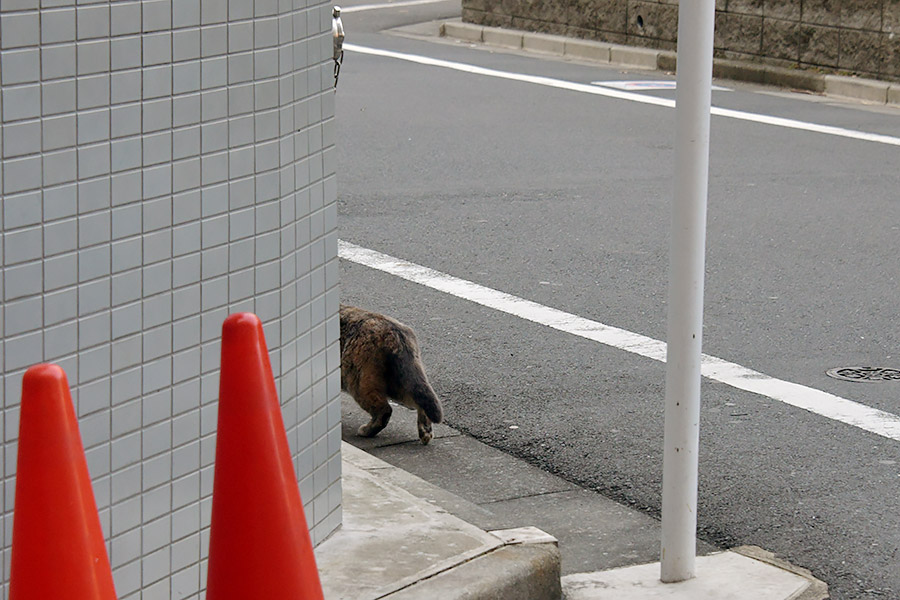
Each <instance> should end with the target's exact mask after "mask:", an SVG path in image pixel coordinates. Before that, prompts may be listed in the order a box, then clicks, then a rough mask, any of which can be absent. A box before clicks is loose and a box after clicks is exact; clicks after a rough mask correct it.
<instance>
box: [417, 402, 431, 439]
mask: <svg viewBox="0 0 900 600" xmlns="http://www.w3.org/2000/svg"><path fill="white" fill-rule="evenodd" d="M418 412H419V423H418V425H419V441H420V442H422V445H423V446H427V445H428V442H430V441H431V438H432V437H433V436H432V433H431V419H429V418H428V416H427V415H426V414H425V411H424V410H422V409H421V408H420V409H418Z"/></svg>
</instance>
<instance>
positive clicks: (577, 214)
mask: <svg viewBox="0 0 900 600" xmlns="http://www.w3.org/2000/svg"><path fill="white" fill-rule="evenodd" d="M354 4H356V5H361V4H362V3H361V2H356V3H354V2H350V3H347V4H344V5H343V6H344V8H345V9H350V10H349V11H348V12H345V15H344V18H343V20H344V24H345V29H346V31H347V42H348V43H353V44H357V45H360V46H365V47H368V48H376V49H383V50H392V51H396V52H402V53H406V54H412V55H417V56H425V57H432V58H437V59H442V60H447V61H454V62H457V63H464V64H469V65H477V66H482V67H487V68H490V69H496V70H502V71H508V72H515V73H522V74H530V75H541V76H546V77H552V78H555V79H560V80H565V81H570V82H577V83H590V82H594V81H611V80H631V79H668V80H672V79H673V78H672V77H671V76H669V75H666V74H663V73H654V72H641V71H635V72H631V73H628V72H623V71H621V70H619V69H615V68H601V67H599V66H597V65H590V64H578V63H573V62H564V61H560V60H556V59H552V58H549V57H540V56H529V55H525V54H520V53H508V52H499V51H488V50H485V49H484V48H476V47H472V46H471V45H469V44H464V43H444V42H441V43H438V42H435V41H427V40H419V39H409V38H405V37H400V36H397V35H393V34H389V33H386V32H384V30H386V29H388V28H391V27H396V26H399V25H405V24H410V23H417V22H422V21H426V20H430V19H437V18H443V17H452V16H455V15H458V14H459V5H458V4H457V3H454V2H440V3H435V4H426V5H417V6H409V7H395V8H389V9H376V10H363V11H358V12H354V11H353V10H352V7H353V6H354ZM716 83H718V84H719V85H723V86H726V87H728V88H729V90H728V91H716V92H714V94H713V104H714V105H715V106H720V107H724V108H732V109H736V110H741V111H749V112H753V113H757V114H763V115H771V116H774V117H784V118H790V119H798V120H802V121H804V122H811V123H818V124H824V125H833V126H836V127H844V128H848V129H852V130H860V131H867V132H872V133H881V134H885V135H891V136H898V135H900V110H897V109H891V108H885V107H870V106H865V105H861V104H853V103H840V102H838V101H835V100H833V99H826V98H821V97H817V96H810V95H805V94H795V93H789V92H783V91H779V90H773V89H767V88H761V87H754V86H749V85H743V84H737V83H733V82H716ZM642 93H645V94H648V95H653V96H658V97H665V98H674V92H672V91H670V90H663V91H650V92H642ZM336 119H337V139H336V140H335V142H336V156H335V160H336V161H337V172H338V196H339V230H340V237H341V239H343V240H346V241H348V242H352V243H353V244H357V245H359V246H363V247H365V248H371V249H374V250H377V251H379V252H383V253H385V254H388V255H391V256H394V257H398V258H402V259H405V260H408V261H412V262H414V263H417V264H420V265H424V266H427V267H430V268H432V269H436V270H438V271H441V272H444V273H449V274H451V275H454V276H456V277H459V278H462V279H465V280H469V281H473V282H476V283H479V284H481V285H485V286H488V287H490V288H493V289H497V290H502V291H504V292H508V293H510V294H513V295H515V296H518V297H522V298H526V299H528V300H532V301H534V302H537V303H540V304H542V305H546V306H550V307H554V308H558V309H561V310H564V311H567V312H570V313H573V314H575V315H579V316H582V317H586V318H589V319H593V320H596V321H600V322H602V323H605V324H609V325H614V326H616V327H620V328H622V329H626V330H629V331H632V332H636V333H640V334H643V335H646V336H649V337H651V338H655V339H657V340H664V339H665V333H666V318H667V315H666V297H667V268H668V228H669V220H670V213H669V210H670V200H671V195H672V172H673V168H674V157H673V149H672V144H673V140H674V124H675V111H674V110H672V109H671V108H665V107H659V106H652V105H647V104H642V103H638V102H631V101H628V100H621V99H614V98H608V97H602V96H595V95H590V94H585V93H580V92H577V91H570V90H565V89H553V88H548V87H544V86H540V85H535V84H531V83H523V82H517V81H510V80H505V79H499V78H495V77H488V76H483V75H476V74H471V73H465V72H460V71H456V70H450V69H445V68H439V67H435V66H426V65H421V64H414V63H411V62H408V61H404V60H398V59H396V58H387V57H381V56H373V55H369V54H363V53H360V52H351V51H348V52H347V53H346V56H345V59H344V65H343V69H342V71H341V77H340V83H339V87H338V93H337V99H336ZM711 148H712V150H711V155H712V156H711V165H710V188H709V213H708V233H707V279H706V296H705V298H706V299H705V326H704V352H705V353H706V354H710V355H713V356H716V357H719V358H722V359H725V360H728V361H731V362H734V363H737V364H739V365H742V366H745V367H748V368H751V369H754V370H756V371H759V372H761V373H764V374H766V375H768V376H771V377H773V378H777V379H779V380H784V381H788V382H794V383H799V384H802V385H804V386H809V387H811V388H815V389H819V390H823V391H826V392H829V393H831V394H835V395H837V396H840V397H842V398H846V399H849V400H852V401H854V402H857V403H860V404H862V405H865V406H870V407H873V408H877V409H880V410H882V411H886V412H888V413H891V414H900V381H895V382H886V383H850V382H843V381H839V380H835V379H832V378H829V377H827V376H826V375H825V371H826V370H827V369H830V368H834V367H844V366H862V365H870V366H878V367H892V368H900V324H898V319H897V295H898V294H897V288H898V276H900V268H898V260H897V256H898V254H900V253H898V250H900V192H898V190H900V147H897V146H891V145H886V144H882V143H877V142H871V141H862V140H858V139H851V138H847V137H840V136H834V135H825V134H822V133H813V132H809V131H800V130H796V129H790V128H784V127H777V126H773V125H770V124H762V123H754V122H748V121H744V120H737V119H731V118H725V117H714V118H713V121H712V140H711ZM341 267H342V271H341V278H342V279H341V287H342V298H343V300H344V301H346V302H350V303H353V304H357V305H360V306H364V307H367V308H371V309H375V310H380V311H383V312H387V313H389V314H391V315H393V316H395V317H397V318H399V319H400V320H402V321H404V322H406V323H408V324H409V325H412V326H413V327H414V328H415V329H416V330H417V332H418V334H419V338H420V342H421V344H422V346H423V353H424V359H425V362H426V365H427V366H428V368H429V372H430V375H431V378H432V383H433V384H434V386H435V388H436V389H437V390H438V392H439V394H440V395H441V396H442V397H443V399H444V406H445V414H446V420H447V422H448V423H449V424H451V425H452V426H454V427H456V428H459V429H461V430H463V431H465V432H467V433H470V434H472V435H474V436H476V437H478V438H479V439H482V440H484V441H486V442H488V443H489V444H491V445H493V446H496V447H498V448H502V449H504V450H506V451H508V452H510V453H512V454H515V455H517V456H521V457H524V458H526V459H528V460H529V461H531V462H533V463H534V464H537V465H539V466H541V467H542V468H544V469H546V470H548V471H551V472H553V473H557V474H559V475H562V476H563V477H565V478H566V479H568V480H570V481H573V482H576V483H578V484H580V485H583V486H585V487H589V488H592V489H596V490H599V491H602V492H603V493H604V494H606V495H608V496H610V497H612V498H615V499H617V500H619V501H621V502H623V503H626V504H628V505H631V506H634V507H637V508H639V509H642V510H645V511H648V512H650V513H652V514H658V513H659V510H660V488H661V470H662V466H661V465H662V423H663V399H664V387H665V384H664V375H665V366H664V365H663V364H661V363H659V362H655V361H653V360H650V359H646V358H641V357H638V356H635V355H633V354H629V353H627V352H624V351H622V350H619V349H615V348H610V347H608V346H603V345H600V344H598V343H596V342H592V341H588V340H585V339H582V338H579V337H575V336H573V335H570V334H567V333H562V332H558V331H554V330H552V329H549V328H547V327H545V326H542V325H538V324H535V323H531V322H528V321H524V320H522V319H520V318H518V317H514V316H510V315H508V314H504V313H502V312H499V311H496V310H493V309H489V308H485V307H482V306H478V305H476V304H473V303H471V302H468V301H466V300H463V299H459V298H455V297H452V296H449V295H447V294H444V293H442V292H438V291H435V290H433V289H429V288H427V287H424V286H421V285H417V284H414V283H409V282H407V281H404V280H401V279H399V278H397V277H394V276H392V275H388V274H385V273H382V272H379V271H375V270H372V269H370V268H368V267H365V266H360V265H357V264H353V263H350V262H347V261H342V265H341ZM511 427H516V428H514V429H513V428H511ZM700 431H701V456H700V497H699V504H700V505H699V510H698V521H699V529H700V532H699V533H700V536H701V537H702V538H703V539H705V540H707V541H710V542H712V543H715V544H718V545H720V546H722V547H730V546H735V545H740V544H755V545H759V546H761V547H763V548H765V549H767V550H770V551H773V552H775V553H777V554H778V555H780V556H782V557H784V558H786V559H787V560H789V561H791V562H793V563H794V564H797V565H800V566H803V567H806V568H809V569H810V570H812V572H813V573H814V574H815V575H816V576H817V577H819V578H821V579H823V580H824V581H826V582H827V583H828V584H829V587H830V589H831V591H832V594H833V598H835V599H837V600H857V599H864V598H865V599H869V598H872V599H875V598H877V599H883V598H890V599H898V598H900V442H898V441H896V440H894V439H889V438H885V437H881V436H879V435H875V434H873V433H869V432H866V431H862V430H860V429H859V428H856V427H853V426H851V425H847V424H845V423H842V422H837V421H834V420H832V419H829V418H826V417H823V416H819V415H817V414H812V413H809V412H807V411H804V410H802V409H798V408H794V407H791V406H788V405H786V404H783V403H781V402H778V401H776V400H773V399H771V398H769V397H766V396H761V395H757V394H752V393H749V392H744V391H740V390H738V389H735V388H733V387H730V386H728V385H725V384H722V383H716V382H713V381H709V380H704V383H703V408H702V417H701V425H700Z"/></svg>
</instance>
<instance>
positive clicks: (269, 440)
mask: <svg viewBox="0 0 900 600" xmlns="http://www.w3.org/2000/svg"><path fill="white" fill-rule="evenodd" d="M206 598H207V600H229V599H232V598H234V599H241V600H245V599H246V598H265V599H266V600H279V599H282V598H284V599H287V598H290V599H291V600H307V599H316V600H320V599H321V598H322V586H321V584H320V583H319V573H318V570H317V569H316V561H315V557H314V555H313V548H312V542H311V541H310V537H309V530H308V529H307V526H306V518H305V517H304V515H303V504H302V502H301V501H300V491H299V489H298V487H297V477H296V475H295V473H294V467H293V462H292V460H291V453H290V450H289V448H288V443H287V436H286V435H285V431H284V422H283V421H282V418H281V407H280V405H279V403H278V394H277V392H276V391H275V380H274V378H273V377H272V367H271V366H270V364H269V354H268V351H267V350H266V340H265V337H264V335H263V328H262V323H261V322H260V320H259V318H258V317H257V316H256V315H253V314H250V313H238V314H234V315H231V316H229V317H228V318H227V319H225V323H224V325H223V326H222V370H221V374H220V376H219V417H218V433H217V434H216V465H215V475H214V479H213V501H212V516H211V523H210V539H209V564H208V572H207V582H206Z"/></svg>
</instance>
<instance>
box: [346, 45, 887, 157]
mask: <svg viewBox="0 0 900 600" xmlns="http://www.w3.org/2000/svg"><path fill="white" fill-rule="evenodd" d="M344 49H345V50H350V51H351V52H359V53H360V54H370V55H373V56H382V57H385V58H394V59H397V60H404V61H407V62H413V63H417V64H420V65H427V66H431V67H441V68H444V69H452V70H454V71H461V72H463V73H472V74H474V75H483V76H485V77H496V78H499V79H508V80H511V81H521V82H524V83H532V84H536V85H543V86H547V87H553V88H558V89H564V90H569V91H573V92H581V93H585V94H593V95H595V96H605V97H607V98H617V99H619V100H628V101H630V102H640V103H642V104H652V105H655V106H664V107H666V108H675V100H672V99H671V98H658V97H656V96H648V95H645V94H636V93H633V92H626V91H622V90H616V89H611V88H606V87H600V86H596V85H590V84H586V83H575V82H573V81H564V80H562V79H554V78H552V77H540V76H537V75H525V74H523V73H513V72H510V71H498V70H496V69H487V68H485V67H479V66H476V65H470V64H466V63H459V62H453V61H449V60H441V59H438V58H431V57H428V56H420V55H418V54H406V53H403V52H393V51H391V50H382V49H379V48H369V47H366V46H357V45H356V44H344ZM711 112H712V114H713V115H716V116H719V117H726V118H729V119H737V120H741V121H750V122H753V123H761V124H764V125H773V126H775V127H785V128H788V129H798V130H801V131H810V132H814V133H822V134H825V135H833V136H838V137H843V138H849V139H854V140H861V141H865V142H875V143H879V144H888V145H891V146H900V138H898V137H894V136H890V135H883V134H880V133H868V132H865V131H854V130H853V129H845V128H843V127H834V126H832V125H821V124H818V123H807V122H805V121H798V120H796V119H785V118H782V117H774V116H771V115H761V114H757V113H750V112H744V111H741V110H732V109H728V108H718V107H715V106H714V107H712V110H711Z"/></svg>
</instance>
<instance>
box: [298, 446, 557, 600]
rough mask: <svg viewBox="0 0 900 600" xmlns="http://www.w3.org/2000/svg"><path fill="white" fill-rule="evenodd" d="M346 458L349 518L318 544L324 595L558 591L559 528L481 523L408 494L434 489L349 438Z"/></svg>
mask: <svg viewBox="0 0 900 600" xmlns="http://www.w3.org/2000/svg"><path fill="white" fill-rule="evenodd" d="M341 458H342V465H341V466H342V472H343V474H342V478H341V481H342V485H343V525H342V526H341V528H340V529H338V530H337V531H336V532H335V533H334V534H333V535H332V536H331V537H329V538H328V539H327V540H325V541H324V542H322V543H321V544H320V545H319V546H318V547H317V548H316V561H317V564H318V567H319V576H320V579H321V581H322V586H323V590H324V592H325V596H326V598H342V599H344V600H377V599H384V598H390V599H391V600H414V599H418V598H442V599H443V598H446V599H448V600H463V599H465V600H494V599H497V600H516V599H521V600H544V599H547V600H558V599H559V598H561V596H562V587H561V582H560V581H561V580H560V574H561V568H560V554H559V547H558V543H557V540H556V538H554V537H553V536H551V535H549V534H547V533H545V532H543V531H541V530H540V529H537V528H535V527H521V528H517V529H503V530H497V531H490V532H488V531H484V530H482V529H480V528H478V527H476V526H474V525H472V524H470V523H468V522H466V521H463V520H462V519H460V518H458V517H456V516H454V515H452V514H449V513H448V512H447V511H446V510H444V509H443V508H441V507H439V506H437V505H436V504H433V503H432V502H429V501H428V500H426V499H425V498H422V497H420V496H417V495H415V494H414V493H412V492H413V491H414V490H422V489H426V490H427V489H428V488H429V487H431V486H430V485H429V484H427V483H426V482H424V481H421V480H419V479H418V478H417V477H415V476H414V475H412V474H409V473H405V472H404V473H399V472H398V471H399V469H397V468H396V467H393V466H391V465H389V464H388V463H386V462H384V461H382V460H380V459H378V458H376V457H374V456H372V455H370V454H368V453H366V452H364V451H362V450H359V449H357V448H355V447H353V446H351V445H350V444H347V443H346V442H344V443H343V444H342V446H341ZM443 496H444V498H443V500H444V501H445V502H446V500H447V498H446V496H449V493H448V492H445V493H444V494H443ZM460 502H464V501H462V500H461V501H460Z"/></svg>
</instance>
